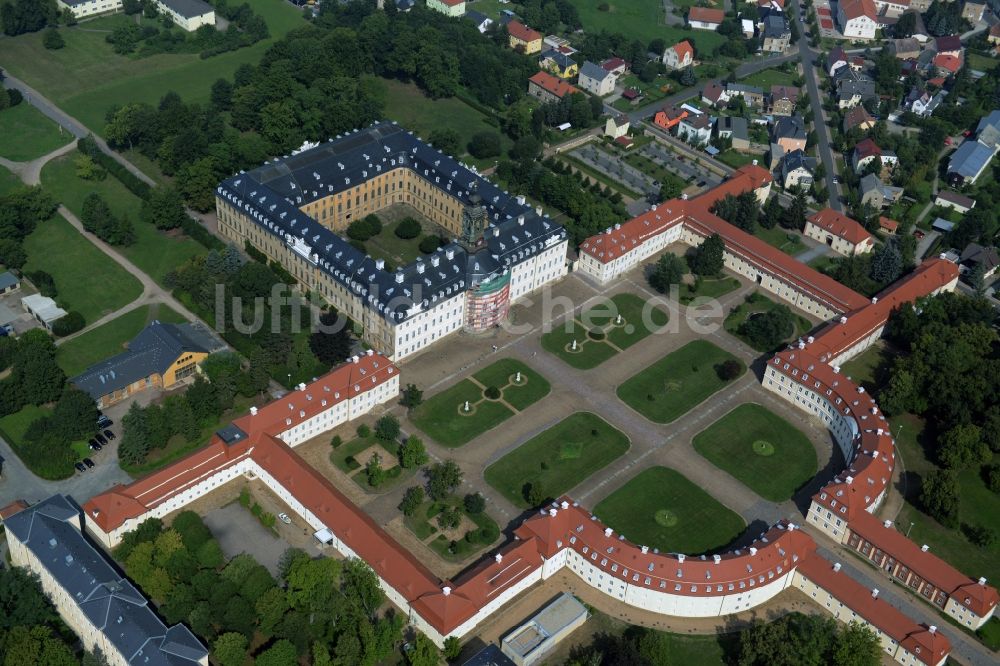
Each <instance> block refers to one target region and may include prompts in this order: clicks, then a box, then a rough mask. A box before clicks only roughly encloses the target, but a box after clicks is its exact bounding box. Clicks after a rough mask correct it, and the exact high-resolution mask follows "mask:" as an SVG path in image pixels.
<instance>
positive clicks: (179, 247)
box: [42, 151, 204, 283]
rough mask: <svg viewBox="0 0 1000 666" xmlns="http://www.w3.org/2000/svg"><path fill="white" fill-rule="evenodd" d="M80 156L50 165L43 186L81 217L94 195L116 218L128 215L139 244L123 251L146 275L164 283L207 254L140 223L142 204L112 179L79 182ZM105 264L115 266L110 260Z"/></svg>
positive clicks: (179, 237)
mask: <svg viewBox="0 0 1000 666" xmlns="http://www.w3.org/2000/svg"><path fill="white" fill-rule="evenodd" d="M78 155H79V153H78V152H77V151H73V152H72V153H70V154H68V155H66V156H64V157H60V158H59V159H56V160H53V161H51V162H49V163H48V164H46V165H45V168H43V169H42V185H44V186H45V189H46V190H48V191H49V192H51V193H52V195H53V196H54V197H55V198H56V199H58V200H59V201H60V202H62V203H63V204H64V205H65V206H66V207H67V208H69V209H70V210H71V211H73V212H74V213H75V214H76V215H77V216H79V215H80V212H81V210H82V209H83V200H84V199H85V198H86V197H87V195H88V194H90V193H91V192H97V193H99V194H100V195H101V196H103V197H104V199H105V200H106V201H107V202H108V206H110V208H111V210H112V212H114V214H115V215H128V217H129V219H131V220H132V224H133V226H134V228H135V235H136V242H135V243H133V244H132V245H130V246H128V247H125V248H119V249H120V250H121V252H122V254H124V255H125V256H126V257H128V259H129V260H130V261H132V262H133V263H134V264H135V265H136V266H138V267H139V268H140V269H141V270H142V271H143V272H144V273H146V274H148V275H149V276H150V277H152V278H153V279H154V280H156V281H157V282H160V283H162V282H163V278H164V276H165V275H166V274H167V273H168V272H169V271H171V270H173V269H175V268H177V267H178V266H180V265H181V264H182V263H184V262H185V261H187V260H188V259H190V258H191V257H193V256H195V255H198V254H201V253H203V252H204V248H203V247H202V246H201V245H199V244H198V243H196V242H195V241H193V240H191V239H190V238H188V237H186V236H183V235H174V234H173V233H171V234H166V233H162V232H160V231H157V230H156V229H155V228H154V227H152V226H150V225H148V224H144V223H142V222H140V221H139V209H140V207H141V204H142V201H141V200H140V199H139V197H137V196H135V195H134V194H132V193H131V192H129V191H128V190H127V189H125V186H124V185H122V184H121V183H120V182H119V181H118V180H117V179H115V178H113V177H112V176H108V177H107V178H105V179H104V180H101V181H90V180H83V179H82V178H78V177H77V175H76V169H75V167H74V166H73V160H74V159H76V157H77V156H78ZM81 240H82V239H81ZM101 256H102V257H103V256H104V255H103V254H102V255H101ZM102 261H105V262H109V263H110V262H111V260H110V259H102Z"/></svg>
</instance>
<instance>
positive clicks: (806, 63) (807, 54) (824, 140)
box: [792, 0, 844, 212]
mask: <svg viewBox="0 0 1000 666" xmlns="http://www.w3.org/2000/svg"><path fill="white" fill-rule="evenodd" d="M792 6H793V8H794V9H793V11H792V15H794V16H798V15H799V14H800V12H801V9H800V7H799V0H792ZM796 46H797V47H798V57H799V59H800V61H801V62H802V71H803V76H804V78H805V80H806V90H807V91H808V92H809V102H810V106H811V107H812V112H813V125H815V127H816V139H817V141H818V144H819V145H818V146H817V148H818V150H819V157H820V159H821V160H823V167H824V168H825V169H826V189H827V192H829V193H830V200H829V202H828V205H829V206H830V208H832V209H834V210H836V211H839V212H843V211H844V205H843V204H842V203H841V201H840V197H841V193H840V185H838V184H837V183H834V182H833V178H834V176H835V175H836V174H837V164H836V161H835V160H834V155H833V149H832V148H831V147H830V128H829V127H827V126H826V119H825V118H824V117H823V97H822V96H821V95H820V89H819V83H818V82H817V74H816V68H815V67H814V66H813V61H814V60H815V59H816V57H817V55H818V54H817V53H816V52H815V51H813V50H812V49H811V48H810V47H809V38H808V37H806V36H805V34H802V36H801V37H800V39H799V41H798V43H796Z"/></svg>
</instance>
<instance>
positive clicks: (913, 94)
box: [903, 88, 947, 118]
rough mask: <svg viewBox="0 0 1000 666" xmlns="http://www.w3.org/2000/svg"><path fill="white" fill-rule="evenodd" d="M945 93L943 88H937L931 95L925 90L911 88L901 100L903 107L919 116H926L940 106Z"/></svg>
mask: <svg viewBox="0 0 1000 666" xmlns="http://www.w3.org/2000/svg"><path fill="white" fill-rule="evenodd" d="M946 94H947V93H946V92H945V91H944V90H939V91H937V93H936V94H934V95H932V94H931V93H929V92H928V91H926V90H920V89H919V88H913V89H912V90H910V92H909V93H908V94H907V95H906V98H905V99H904V100H903V108H904V109H906V110H907V111H909V112H911V113H914V114H916V115H918V116H920V117H921V118H927V117H928V116H930V115H931V114H933V113H934V112H935V111H936V110H937V108H938V107H939V106H941V102H943V101H944V97H945V95H946Z"/></svg>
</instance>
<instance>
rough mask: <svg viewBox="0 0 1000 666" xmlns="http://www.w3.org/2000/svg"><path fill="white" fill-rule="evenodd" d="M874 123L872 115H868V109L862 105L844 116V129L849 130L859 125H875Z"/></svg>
mask: <svg viewBox="0 0 1000 666" xmlns="http://www.w3.org/2000/svg"><path fill="white" fill-rule="evenodd" d="M874 122H875V119H874V118H872V116H871V114H870V113H868V109H866V108H865V107H864V106H862V105H861V104H858V105H857V106H855V107H854V108H852V109H851V110H850V111H848V112H847V113H845V114H844V127H846V128H847V129H849V130H850V129H853V128H855V127H857V126H859V125H863V124H865V123H874Z"/></svg>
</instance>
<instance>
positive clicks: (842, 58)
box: [826, 46, 848, 76]
mask: <svg viewBox="0 0 1000 666" xmlns="http://www.w3.org/2000/svg"><path fill="white" fill-rule="evenodd" d="M847 63H848V58H847V52H846V51H844V49H843V48H842V47H840V46H835V47H833V48H832V49H831V50H830V53H828V54H827V56H826V73H827V74H829V75H830V76H833V75H834V74H835V73H836V72H837V70H838V69H840V68H841V67H847Z"/></svg>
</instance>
